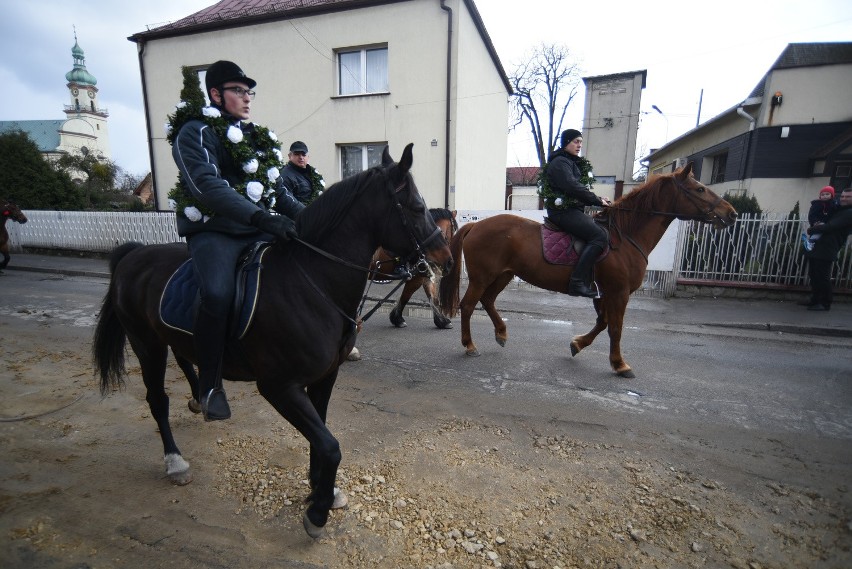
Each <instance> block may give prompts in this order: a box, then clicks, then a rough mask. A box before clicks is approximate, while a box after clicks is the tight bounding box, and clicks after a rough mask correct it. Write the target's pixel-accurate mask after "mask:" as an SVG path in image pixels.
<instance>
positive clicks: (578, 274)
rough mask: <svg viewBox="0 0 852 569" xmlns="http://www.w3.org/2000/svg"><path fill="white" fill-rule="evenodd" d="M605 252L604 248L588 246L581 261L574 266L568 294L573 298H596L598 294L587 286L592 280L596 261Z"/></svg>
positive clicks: (581, 255)
mask: <svg viewBox="0 0 852 569" xmlns="http://www.w3.org/2000/svg"><path fill="white" fill-rule="evenodd" d="M602 251H603V248H602V247H600V246H598V245H586V247H585V248H584V249H583V252H582V253H580V259H579V260H578V261H577V264H576V265H575V266H574V271H573V272H572V273H571V280H570V281H568V294H569V295H571V296H585V297H586V298H595V297H596V296H598V294H597V292H595V291H593V290H592V289H591V288H589V285H588V284H587V283H588V282H589V281H590V280H591V276H592V267H594V264H595V260H596V259H597V258H598V256H599V255H600V254H601V252H602Z"/></svg>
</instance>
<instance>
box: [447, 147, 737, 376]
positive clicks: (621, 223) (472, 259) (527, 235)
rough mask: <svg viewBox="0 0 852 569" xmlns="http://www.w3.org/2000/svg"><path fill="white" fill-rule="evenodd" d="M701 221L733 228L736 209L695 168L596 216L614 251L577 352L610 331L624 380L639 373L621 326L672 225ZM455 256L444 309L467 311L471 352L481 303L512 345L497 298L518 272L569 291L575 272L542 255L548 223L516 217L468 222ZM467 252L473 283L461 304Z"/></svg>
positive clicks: (465, 330)
mask: <svg viewBox="0 0 852 569" xmlns="http://www.w3.org/2000/svg"><path fill="white" fill-rule="evenodd" d="M675 218H678V219H694V220H698V221H703V222H707V223H712V224H713V225H714V226H716V227H717V228H721V227H729V226H731V225H733V223H734V221H735V220H736V218H737V212H736V210H734V208H733V207H732V206H731V204H729V203H728V202H727V201H725V200H723V199H722V198H721V197H719V196H717V195H716V194H714V193H713V192H712V191H711V190H710V189H709V188H707V187H706V186H704V185H703V184H701V183H700V182H699V181H698V180H696V179H695V178H694V177H693V175H692V164H689V165H687V166H686V167H685V168H683V169H681V170H678V171H676V172H674V173H672V174H667V175H664V176H656V177H652V178H651V179H650V180H649V181H648V182H646V183H645V184H643V185H642V186H641V187H640V188H637V189H636V190H634V191H633V192H631V193H629V194H627V195H625V196H623V197H622V198H620V199H618V200H617V201H616V202H615V203H614V204H613V205H612V206H611V207H609V208H607V209H606V210H604V211H603V212H602V213H601V214H599V215H598V217H597V222H598V223H600V224H602V225H604V226H606V227H607V228H608V229H609V234H610V245H611V247H612V250H611V251H610V253H609V254H608V255H607V256H606V257H604V259H603V260H601V261H599V262H598V263H597V265H596V267H595V279H596V282H597V283H598V286H599V287H600V291H601V298H596V299H594V306H595V311H596V312H597V322H596V323H595V326H594V328H592V330H591V331H589V333H587V334H585V335H582V336H575V337H574V338H573V340H572V341H571V355H572V356H575V355H577V354H578V353H579V352H580V351H581V350H582V349H583V348H585V347H586V346H588V345H590V344H591V343H592V342H593V341H594V339H595V337H596V336H597V335H598V334H599V333H601V332H602V331H603V330H604V329H607V330H608V332H609V340H610V347H609V362H610V365H612V369H613V370H615V372H616V373H617V374H618V375H620V376H623V377H633V371H632V370H631V368H630V366H629V365H627V362H625V361H624V359H623V358H622V357H621V329H622V325H623V323H624V312H625V310H626V309H627V302H628V301H629V300H630V293H632V292H633V291H635V290H636V289H638V288H639V287H640V286H641V285H642V279H643V277H644V275H645V268H646V267H647V266H648V254H649V253H650V252H651V250H652V249H653V248H654V246H656V244H657V243H658V242H659V240H660V239H661V238H662V236H663V233H665V231H666V228H667V227H668V226H669V225H670V224H671V222H672V220H673V219H675ZM452 251H453V256H454V258H455V259H456V260H457V261H459V262H458V263H457V264H456V266H455V267H454V268H453V270H452V272H451V273H449V274H447V275H445V276H444V278H443V279H442V280H441V286H440V294H441V308H442V310H444V313H445V314H447V315H448V316H454V315H455V314H456V312H457V311H458V310H459V309H460V311H461V322H462V331H461V341H462V344H463V345H464V347H465V348H466V350H467V352H466V353H467V354H468V355H472V356H477V355H479V352H478V351H477V349H476V344H474V343H473V338H472V337H471V334H470V317H471V315H472V314H473V310H474V308H475V307H476V304H477V302H481V303H482V306H483V307H484V308H485V311H486V312H487V313H488V315H489V316H490V317H491V322H492V323H493V324H494V334H495V339H496V340H497V343H498V344H500V345H501V346H504V345H505V344H506V340H507V338H508V334H507V333H506V323H505V322H503V320H502V319H501V318H500V314H498V313H497V309H496V308H494V301H495V300H496V299H497V295H499V294H500V292H501V291H502V290H503V289H504V288H505V287H506V285H507V284H508V283H509V281H511V280H512V278H513V277H514V276H515V275H517V276H519V277H520V278H521V279H523V280H524V281H526V282H528V283H530V284H532V285H534V286H537V287H540V288H544V289H547V290H552V291H557V292H566V290H567V285H568V279H569V277H570V275H571V271H572V268H573V267H571V266H568V265H554V264H550V263H547V262H545V260H544V257H543V254H542V239H541V224H540V223H537V222H535V221H530V220H528V219H523V218H521V217H518V216H515V215H509V214H503V215H496V216H494V217H489V218H486V219H484V220H482V221H477V222H476V223H470V224H467V225H464V226H463V227H462V228H461V229H460V230H459V231H458V233H456V235H455V237H454V238H453V241H452ZM462 251H463V252H464V260H465V265H466V267H467V274H468V278H469V284H468V287H467V291H466V292H465V295H464V298H462V300H461V303H459V279H460V273H461V264H462V263H461V261H460V259H461V258H462Z"/></svg>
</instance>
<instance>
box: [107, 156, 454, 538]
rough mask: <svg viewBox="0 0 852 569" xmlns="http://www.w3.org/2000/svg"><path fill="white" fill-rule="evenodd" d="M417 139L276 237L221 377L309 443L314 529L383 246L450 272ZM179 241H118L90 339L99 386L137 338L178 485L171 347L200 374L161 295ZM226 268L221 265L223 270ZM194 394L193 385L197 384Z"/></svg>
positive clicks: (333, 469) (324, 502)
mask: <svg viewBox="0 0 852 569" xmlns="http://www.w3.org/2000/svg"><path fill="white" fill-rule="evenodd" d="M411 146H412V145H411V144H409V145H408V146H406V147H405V151H404V152H403V155H402V158H401V160H400V162H399V164H395V163H393V161H392V160H391V158H390V155H389V154H388V152H387V148H385V151H384V153H383V156H382V166H377V167H374V168H371V169H369V170H367V171H365V172H362V173H360V174H357V175H355V176H353V177H350V178H347V179H345V180H343V181H341V182H338V183H337V184H334V185H332V186H331V187H330V188H329V189H328V190H327V191H326V192H324V193H323V195H322V196H321V197H320V198H318V199H317V200H315V201H314V202H312V203H311V205H310V206H308V207H307V208H305V209H304V210H303V211H302V212H301V213H300V214H299V216H298V217H297V220H296V224H297V229H298V232H299V235H300V237H299V239H297V240H295V241H291V242H287V243H280V242H278V243H275V244H273V245H272V247H270V249H269V250H268V251H267V252H266V254H265V256H264V259H263V282H264V283H265V286H262V287H261V289H260V296H259V297H258V299H257V307H256V311H255V316H254V321H253V323H252V324H251V327H250V328H249V330H248V332H247V333H246V334H245V335H244V336H243V337H242V339H241V340H232V341H231V342H229V345H228V348H227V349H226V351H225V357H224V362H223V375H224V377H226V378H227V379H229V380H235V381H254V382H256V384H257V389H258V391H259V392H260V394H261V395H262V396H263V397H264V398H265V399H266V400H267V401H268V402H269V403H270V404H271V405H272V406H273V407H274V408H275V409H276V410H277V411H278V412H279V413H280V414H281V415H282V416H283V417H284V418H285V419H286V420H287V421H289V422H290V423H291V424H292V425H293V426H294V427H295V428H296V429H298V431H299V432H300V433H301V434H302V435H303V436H304V437H305V438H306V439H307V441H308V443H309V444H310V459H309V469H308V480H309V483H310V488H311V492H310V495H309V496H308V499H307V501H308V502H309V506H308V507H307V510H306V511H305V513H304V516H303V518H302V522H303V524H304V527H305V530H306V531H307V532H308V534H309V535H310V536H311V537H319V536H320V535H322V527H323V526H325V524H326V522H327V520H328V513H329V510H330V509H331V507H332V505H333V504H334V503H335V496H336V494H335V479H336V477H337V468H338V465H339V464H340V460H341V452H340V444H339V442H338V441H337V439H335V438H334V436H333V435H332V434H331V431H329V429H328V427H327V426H326V413H327V411H328V403H329V399H330V398H331V392H332V389H333V387H334V383H335V380H336V379H337V374H338V368H339V367H340V365H341V363H343V361H345V358H346V355H347V354H348V353H349V351H350V350H351V349H352V346H353V345H354V344H355V328H356V322H355V317H356V311H357V309H358V304H359V302H360V300H361V295H362V294H363V292H364V286H365V285H366V284H367V272H368V270H369V265H370V260H371V259H372V256H373V253H374V252H375V251H376V249H378V248H379V247H386V248H388V249H392V250H394V251H399V252H400V253H401V254H405V255H409V254H411V255H417V256H425V255H427V254H428V255H429V256H430V258H431V260H432V261H433V262H435V263H436V264H438V265H440V266H443V267H444V268H446V269H449V265H451V264H452V258H451V257H450V251H449V247H448V245H447V242H446V241H445V240H444V238H443V236H442V235H441V233H440V230H439V229H438V228H437V226H436V225H435V222H434V221H432V217H431V216H430V215H429V212H428V210H427V209H426V204H425V203H424V202H423V198H422V197H421V195H420V192H418V190H417V187H416V186H415V185H414V179H413V178H412V177H411V173H410V169H411V164H412V161H413V158H412V152H411ZM187 257H188V255H187V249H186V246H185V245H184V244H182V243H175V244H169V245H149V246H143V245H141V244H139V243H128V244H125V245H122V246H120V247H119V248H117V249H116V251H115V252H114V253H113V256H112V258H111V259H110V270H111V272H112V278H111V280H110V284H109V289H108V290H107V293H106V296H105V297H104V301H103V306H102V308H101V312H100V315H99V316H98V322H97V327H96V329H95V335H94V341H93V345H92V355H93V359H94V364H95V369H96V372H97V374H98V375H99V376H100V383H101V392H102V393H108V392H109V391H110V390H111V389H112V388H114V387H116V386H117V385H120V384H121V382H122V380H123V377H124V375H125V365H124V362H125V344H126V343H127V342H128V341H129V343H130V346H131V348H132V349H133V351H134V352H135V354H136V356H137V358H138V360H139V365H140V367H141V370H142V380H143V382H144V383H145V387H146V389H147V396H146V400H147V401H148V405H149V407H150V408H151V415H152V416H153V418H154V420H155V421H156V422H157V427H158V430H159V433H160V437H161V439H162V443H163V449H164V453H165V463H166V470H167V473H168V475H169V477H170V478H171V479H172V481H173V482H175V483H177V484H186V483H188V482H190V481H191V476H190V474H189V464H188V463H187V462H186V460H184V458H183V457H182V455H181V453H180V450H178V447H177V444H176V443H175V440H174V437H173V435H172V430H171V426H170V424H169V398H168V395H167V394H166V390H165V372H166V362H167V358H168V349H169V348H170V347H171V349H172V351H173V352H174V354H175V356H176V357H177V358H178V362H179V363H181V364H182V365H181V368H182V369H183V370H184V372H185V373H186V374H187V377H188V378H192V377H193V376H194V375H195V373H194V371H193V370H192V366H191V363H192V362H194V360H195V350H194V347H193V339H192V336H191V335H190V334H186V333H184V332H182V331H180V330H177V329H175V328H171V327H169V326H167V325H166V324H164V323H163V322H162V320H161V319H160V299H161V297H162V294H163V290H164V289H165V287H166V284H167V282H168V281H169V278H170V276H171V275H172V274H173V273H174V272H175V270H176V269H177V268H178V267H179V266H180V265H181V264H182V263H184V262H185V261H186V260H187ZM223 270H224V269H223ZM190 389H191V391H192V395H193V398H194V399H195V400H196V401H197V400H198V386H197V384H195V385H193V384H190Z"/></svg>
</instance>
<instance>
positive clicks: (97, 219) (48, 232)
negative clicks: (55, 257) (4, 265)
mask: <svg viewBox="0 0 852 569" xmlns="http://www.w3.org/2000/svg"><path fill="white" fill-rule="evenodd" d="M24 214H25V215H26V216H27V220H28V221H27V223H25V224H23V225H21V224H18V223H14V222H7V223H6V229H7V230H8V231H9V238H10V244H11V249H12V251H15V250H17V251H20V250H21V248H22V247H35V248H44V249H68V250H72V251H91V252H96V253H107V252H109V251H111V250H112V249H113V248H114V247H115V246H116V245H120V244H122V243H125V242H127V241H138V242H140V243H144V244H146V245H150V244H155V243H172V242H175V241H181V240H182V239H181V238H180V237H178V234H177V230H176V229H175V214H174V213H171V212H167V213H151V212H90V211H26V212H24Z"/></svg>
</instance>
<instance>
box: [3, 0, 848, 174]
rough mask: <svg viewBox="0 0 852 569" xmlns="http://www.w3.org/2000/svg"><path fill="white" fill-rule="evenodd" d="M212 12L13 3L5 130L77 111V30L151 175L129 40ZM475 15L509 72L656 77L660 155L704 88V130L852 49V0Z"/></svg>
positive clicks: (199, 2) (131, 157)
mask: <svg viewBox="0 0 852 569" xmlns="http://www.w3.org/2000/svg"><path fill="white" fill-rule="evenodd" d="M434 1H435V3H436V4H439V2H438V0H434ZM213 3H215V2H214V1H213V0H146V1H145V2H117V1H115V0H34V1H30V2H22V1H19V2H8V3H5V5H4V8H3V11H4V14H3V18H2V20H0V48H2V50H0V53H2V54H3V55H2V58H0V81H2V85H3V98H2V107H0V108H2V110H0V120H26V119H62V118H64V114H63V112H62V108H63V105H65V104H67V103H68V102H69V101H68V95H67V91H66V88H65V83H66V82H65V73H66V72H68V71H69V70H70V69H71V68H72V63H73V61H72V59H71V47H72V46H73V45H74V30H73V28H72V26H76V30H77V38H78V41H79V43H80V47H82V48H83V50H84V51H85V55H86V67H87V69H88V70H89V72H90V73H92V74H93V75H94V76H95V77H96V78H97V79H98V88H99V90H100V93H99V99H100V103H101V106H103V107H106V108H107V109H108V110H109V113H110V116H109V131H110V140H111V146H112V157H113V160H115V161H116V162H117V163H118V164H119V166H121V167H123V168H125V169H126V170H128V171H129V172H132V173H136V174H142V173H146V172H147V171H148V170H149V168H150V166H149V163H148V149H147V143H146V140H145V137H146V133H145V121H144V115H143V111H142V89H141V84H140V79H139V65H138V61H137V57H136V45H135V44H134V43H132V42H130V41H128V40H127V37H128V36H130V35H132V34H134V33H137V32H140V31H143V30H145V29H147V27H149V26H150V27H155V26H156V25H158V24H161V23H165V22H169V21H173V20H176V19H179V18H181V17H183V16H186V15H189V14H191V13H193V12H196V11H198V10H200V9H202V8H205V7H207V6H210V5H212V4H213ZM476 5H477V7H478V8H479V11H480V13H481V14H482V18H483V20H484V21H485V25H486V27H487V29H488V32H489V34H490V36H491V39H492V40H493V42H494V45H495V46H496V48H497V52H498V54H499V55H500V58H501V60H502V62H503V66H504V68H505V69H506V72H507V73H511V72H512V70H513V69H514V67H515V65H516V64H517V63H518V62H520V61H522V60H523V58H524V56H525V55H526V54H528V53H529V52H530V51H531V50H532V48H534V47H535V46H536V45H538V44H540V43H562V44H565V45H566V46H567V47H568V49H569V51H570V53H571V55H572V56H573V57H574V58H576V60H577V61H578V63H579V64H580V66H581V70H582V75H583V76H595V75H608V74H612V73H620V72H624V71H636V70H641V69H645V70H647V72H648V76H647V87H646V88H645V90H644V91H643V94H642V111H643V112H644V113H646V114H643V115H642V116H641V123H640V129H639V145H640V147H646V148H656V147H659V146H661V145H662V144H663V143H664V142H665V141H666V139H668V140H671V139H673V138H675V137H677V136H679V135H680V134H683V133H684V132H686V131H687V130H689V129H691V128H693V127H694V126H695V121H696V118H697V114H698V103H699V98H700V96H701V92H702V89H703V92H704V95H703V101H702V106H701V121H702V122H704V121H706V120H708V119H710V118H712V117H713V116H715V115H717V114H719V113H720V112H722V111H724V110H726V109H728V108H730V107H732V106H734V105H736V104H737V103H739V102H740V101H742V100H743V99H745V98H746V97H747V96H748V94H749V92H750V91H751V90H752V89H753V88H754V87H755V85H757V83H758V82H759V81H760V79H761V78H762V77H763V75H764V74H765V73H766V72H767V71H768V69H769V67H770V66H771V65H772V63H773V62H774V61H775V59H777V57H778V56H779V55H780V53H781V52H782V51H783V49H784V47H785V46H786V45H787V44H788V43H793V42H821V41H852V2H850V1H849V0H811V1H809V2H807V3H802V2H793V1H791V0H775V1H773V2H768V1H766V0H713V1H712V2H684V1H683V0H657V1H650V2H635V1H633V0H597V1H595V2H569V1H567V0H524V1H523V2H519V3H514V2H506V1H505V0H476ZM850 96H852V95H850ZM815 103H818V102H815ZM652 105H656V106H657V107H659V108H660V110H662V111H663V113H664V115H660V114H658V113H656V111H653V110H652V108H651V106H652ZM582 112H583V101H582V92H581V93H580V96H579V97H578V98H577V99H575V103H574V105H573V112H572V114H571V116H570V117H569V121H568V122H567V123H566V124H565V125H564V126H565V128H569V127H570V128H580V127H581V121H582ZM254 118H256V119H257V120H258V122H261V123H262V122H263V120H262V117H254ZM161 122H162V120H159V121H158V120H155V121H154V124H160V123H161ZM525 130H526V129H520V130H519V131H518V132H516V133H514V134H512V135H511V136H510V138H509V151H508V156H507V165H510V166H517V165H519V164H523V165H529V164H534V153H533V152H532V148H531V140H530V137H529V135H528V134H526V132H525Z"/></svg>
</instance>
